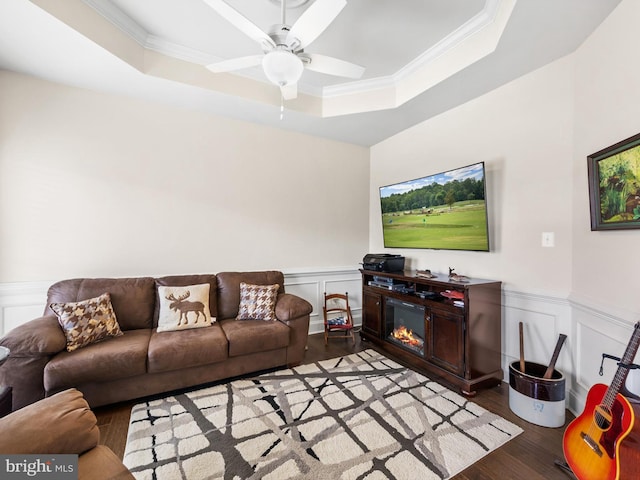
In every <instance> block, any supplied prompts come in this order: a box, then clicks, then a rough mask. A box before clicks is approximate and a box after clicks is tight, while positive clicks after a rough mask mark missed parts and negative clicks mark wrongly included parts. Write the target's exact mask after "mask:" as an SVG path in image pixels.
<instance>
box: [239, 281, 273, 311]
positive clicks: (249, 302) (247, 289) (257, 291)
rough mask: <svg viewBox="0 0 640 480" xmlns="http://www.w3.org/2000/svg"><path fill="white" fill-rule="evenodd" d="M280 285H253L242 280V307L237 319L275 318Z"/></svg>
mask: <svg viewBox="0 0 640 480" xmlns="http://www.w3.org/2000/svg"><path fill="white" fill-rule="evenodd" d="M279 289H280V285H278V284H277V283H276V284H275V285H251V284H250V283H244V282H240V308H239V309H238V316H237V317H236V320H267V321H270V320H275V319H276V298H277V297H278V290H279Z"/></svg>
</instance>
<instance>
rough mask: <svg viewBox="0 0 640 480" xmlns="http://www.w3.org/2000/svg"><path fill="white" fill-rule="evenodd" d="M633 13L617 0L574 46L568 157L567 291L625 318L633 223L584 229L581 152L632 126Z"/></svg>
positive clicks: (639, 115) (631, 314) (639, 233)
mask: <svg viewBox="0 0 640 480" xmlns="http://www.w3.org/2000/svg"><path fill="white" fill-rule="evenodd" d="M639 18H640V2H637V1H634V0H624V1H623V2H621V3H620V6H619V7H618V8H617V9H616V10H615V11H614V12H613V13H612V14H611V15H610V16H609V18H608V19H607V21H606V22H604V23H603V24H602V25H601V27H600V28H599V29H598V30H597V31H596V32H595V33H594V34H593V35H592V36H591V37H590V38H589V39H588V40H587V42H585V43H584V44H583V46H582V47H581V48H580V50H579V51H578V52H577V54H576V87H575V96H576V102H575V114H574V118H575V132H576V134H575V137H574V138H575V139H574V146H573V149H574V155H573V165H572V168H573V179H574V182H573V213H574V214H573V222H572V223H573V237H574V243H573V256H574V261H573V272H574V275H573V277H574V281H573V293H574V295H575V296H576V298H580V299H584V300H590V301H593V302H596V303H598V304H600V306H601V307H603V308H605V309H606V310H612V309H613V310H614V311H620V313H621V315H624V316H625V317H627V318H629V319H633V320H638V318H636V317H637V316H638V313H640V293H639V290H638V271H640V255H638V249H639V247H640V230H630V231H606V232H603V231H597V232H592V231H591V230H590V221H589V218H590V217H589V193H588V185H587V160H586V157H587V155H589V154H592V153H595V152H597V151H599V150H601V149H603V148H606V147H608V146H610V145H613V144H615V143H617V142H619V141H621V140H624V139H625V138H628V137H630V136H632V135H635V134H637V133H640V88H639V86H640V62H638V35H637V23H638V19H639ZM603 280H604V281H603Z"/></svg>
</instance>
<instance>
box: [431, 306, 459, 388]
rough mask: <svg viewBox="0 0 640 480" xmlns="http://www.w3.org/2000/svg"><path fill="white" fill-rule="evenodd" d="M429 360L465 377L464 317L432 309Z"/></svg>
mask: <svg viewBox="0 0 640 480" xmlns="http://www.w3.org/2000/svg"><path fill="white" fill-rule="evenodd" d="M429 321H430V323H431V335H430V336H429V347H430V348H429V349H428V352H429V360H430V361H431V362H433V363H434V364H436V365H439V366H441V367H442V368H445V369H447V370H449V371H450V372H452V373H455V374H456V375H460V376H463V375H464V315H462V314H458V313H456V312H450V311H447V310H444V309H442V310H441V309H435V308H432V309H431V314H430V316H429Z"/></svg>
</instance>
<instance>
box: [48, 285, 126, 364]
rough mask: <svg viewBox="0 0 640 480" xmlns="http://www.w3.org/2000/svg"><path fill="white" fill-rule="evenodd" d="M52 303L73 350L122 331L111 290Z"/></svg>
mask: <svg viewBox="0 0 640 480" xmlns="http://www.w3.org/2000/svg"><path fill="white" fill-rule="evenodd" d="M50 307H51V310H53V311H54V312H55V314H56V315H57V316H58V323H60V327H62V331H63V332H64V334H65V337H66V339H67V351H69V352H73V351H74V350H76V349H78V348H82V347H85V346H87V345H90V344H92V343H96V342H99V341H101V340H105V339H107V338H109V337H118V336H120V335H122V330H120V325H118V320H116V314H115V313H114V312H113V307H112V306H111V297H110V296H109V294H108V293H103V294H102V295H100V296H99V297H95V298H90V299H88V300H82V301H80V302H68V303H52V304H51V305H50Z"/></svg>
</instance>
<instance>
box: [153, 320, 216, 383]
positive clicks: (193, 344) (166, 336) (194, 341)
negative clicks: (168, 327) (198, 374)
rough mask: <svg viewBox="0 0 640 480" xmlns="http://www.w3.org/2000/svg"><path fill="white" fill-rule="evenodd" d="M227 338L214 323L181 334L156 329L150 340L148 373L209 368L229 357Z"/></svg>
mask: <svg viewBox="0 0 640 480" xmlns="http://www.w3.org/2000/svg"><path fill="white" fill-rule="evenodd" d="M227 351H228V346H227V338H226V337H225V335H224V333H223V332H222V328H220V325H218V324H217V323H214V324H213V325H211V326H210V327H208V328H198V329H195V330H184V331H180V332H160V333H158V332H157V331H155V330H154V332H153V333H152V334H151V339H150V340H149V367H148V368H149V373H157V372H169V371H172V370H180V369H183V368H189V367H196V366H200V365H209V364H211V363H216V362H221V361H223V360H226V359H227V358H228V354H227Z"/></svg>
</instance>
